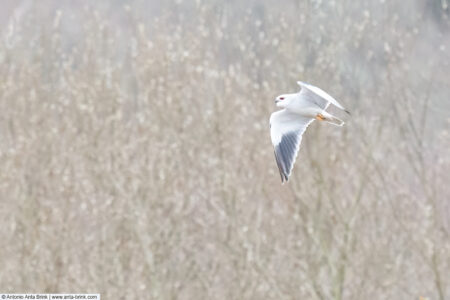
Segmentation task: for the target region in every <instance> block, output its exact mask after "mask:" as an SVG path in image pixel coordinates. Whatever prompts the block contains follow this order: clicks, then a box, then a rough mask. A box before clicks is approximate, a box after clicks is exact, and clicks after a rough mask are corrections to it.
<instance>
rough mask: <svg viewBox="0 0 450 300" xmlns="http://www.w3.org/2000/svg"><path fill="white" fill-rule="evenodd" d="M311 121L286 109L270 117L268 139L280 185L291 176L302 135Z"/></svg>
mask: <svg viewBox="0 0 450 300" xmlns="http://www.w3.org/2000/svg"><path fill="white" fill-rule="evenodd" d="M312 121H314V119H312V118H307V117H302V116H299V115H297V114H294V113H291V112H289V111H287V110H286V109H283V110H280V111H277V112H274V113H273V114H272V115H271V116H270V137H271V139H272V144H273V147H274V150H275V159H276V161H277V165H278V169H279V171H280V176H281V182H282V183H284V182H285V181H288V179H289V176H290V175H291V171H292V167H293V166H294V162H295V159H296V157H297V153H298V150H299V148H300V143H301V141H302V135H303V133H304V132H305V130H306V128H307V127H308V125H309V124H311V122H312Z"/></svg>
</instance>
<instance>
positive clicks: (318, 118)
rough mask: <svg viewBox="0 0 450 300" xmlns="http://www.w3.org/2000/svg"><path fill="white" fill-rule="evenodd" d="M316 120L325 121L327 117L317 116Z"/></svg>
mask: <svg viewBox="0 0 450 300" xmlns="http://www.w3.org/2000/svg"><path fill="white" fill-rule="evenodd" d="M316 120H319V121H323V120H325V117H324V116H323V115H322V114H317V115H316Z"/></svg>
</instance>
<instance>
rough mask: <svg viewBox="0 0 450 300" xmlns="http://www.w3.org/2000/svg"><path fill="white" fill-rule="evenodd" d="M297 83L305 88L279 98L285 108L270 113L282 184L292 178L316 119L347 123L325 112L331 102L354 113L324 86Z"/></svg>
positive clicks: (278, 103)
mask: <svg viewBox="0 0 450 300" xmlns="http://www.w3.org/2000/svg"><path fill="white" fill-rule="evenodd" d="M297 84H298V85H299V86H300V88H301V89H300V91H299V92H298V93H294V94H283V95H280V96H278V97H276V99H275V104H276V106H277V107H280V108H282V109H281V110H278V111H276V112H274V113H272V114H271V115H270V137H271V140H272V144H273V147H274V153H275V160H276V162H277V166H278V170H279V171H280V176H281V183H282V184H283V183H285V182H287V181H288V180H289V176H290V175H291V172H292V168H293V166H294V162H295V159H296V158H297V154H298V151H299V149H300V143H301V141H302V135H303V133H304V132H305V130H306V128H307V127H308V126H309V125H310V124H311V123H312V122H313V121H314V120H318V121H325V122H328V123H331V124H333V125H336V126H343V125H344V121H342V120H341V119H339V118H337V117H335V116H333V115H331V114H330V113H328V112H326V111H325V110H326V109H327V108H328V106H329V105H330V103H331V104H333V105H334V106H336V107H338V108H340V109H342V110H343V111H345V112H346V113H348V114H350V112H349V111H348V110H347V109H345V108H344V107H343V106H342V105H341V104H340V103H339V102H338V101H337V100H336V99H334V98H333V97H331V96H330V95H329V94H328V93H326V92H324V91H323V90H322V89H320V88H318V87H316V86H313V85H311V84H308V83H305V82H301V81H297Z"/></svg>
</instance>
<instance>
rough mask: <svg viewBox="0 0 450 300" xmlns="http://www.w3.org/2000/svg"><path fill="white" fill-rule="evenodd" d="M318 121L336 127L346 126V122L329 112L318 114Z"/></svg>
mask: <svg viewBox="0 0 450 300" xmlns="http://www.w3.org/2000/svg"><path fill="white" fill-rule="evenodd" d="M316 120H319V121H325V122H328V123H330V124H333V125H336V126H342V125H344V121H342V120H341V119H339V118H338V117H335V116H333V115H331V114H329V113H327V112H322V113H320V114H317V116H316Z"/></svg>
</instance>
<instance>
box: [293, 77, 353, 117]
mask: <svg viewBox="0 0 450 300" xmlns="http://www.w3.org/2000/svg"><path fill="white" fill-rule="evenodd" d="M297 84H298V85H299V86H300V87H301V88H302V89H301V91H300V93H304V95H306V98H307V99H308V100H312V102H314V103H315V104H317V105H318V106H320V107H321V108H323V109H326V108H327V106H328V103H331V104H333V105H335V106H337V107H339V108H340V109H342V110H345V111H347V110H346V109H345V108H344V107H343V106H342V105H341V104H340V103H339V102H337V100H336V99H334V98H333V97H331V96H330V95H329V94H328V93H326V92H325V91H323V90H322V89H320V88H318V87H316V86H313V85H310V84H307V83H305V82H301V81H297ZM308 96H309V97H308ZM317 96H318V97H317ZM319 98H320V99H321V100H319ZM322 99H323V100H325V101H323V100H322Z"/></svg>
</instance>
